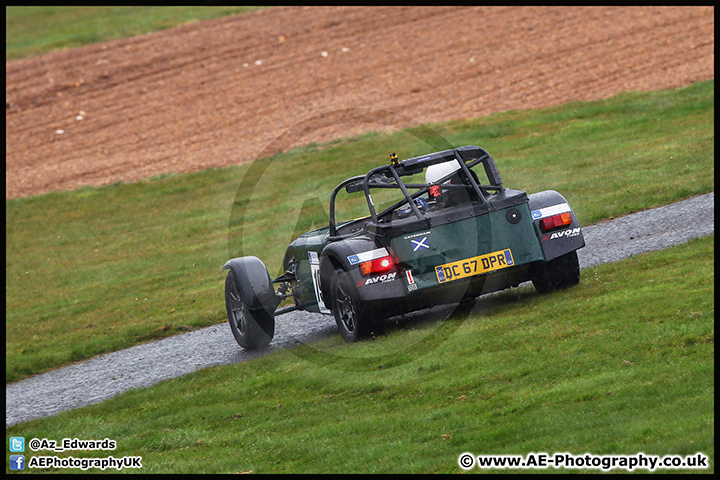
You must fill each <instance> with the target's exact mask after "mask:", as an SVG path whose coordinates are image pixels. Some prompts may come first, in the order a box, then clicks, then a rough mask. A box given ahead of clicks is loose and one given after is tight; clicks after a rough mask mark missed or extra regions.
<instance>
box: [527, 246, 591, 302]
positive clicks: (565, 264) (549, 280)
mask: <svg viewBox="0 0 720 480" xmlns="http://www.w3.org/2000/svg"><path fill="white" fill-rule="evenodd" d="M532 283H533V285H534V286H535V289H536V290H537V291H538V292H540V293H548V292H551V291H553V290H561V289H563V288H568V287H572V286H573V285H577V284H578V283H580V263H579V262H578V257H577V251H575V250H573V251H572V252H570V253H566V254H565V255H562V256H560V257H557V258H555V259H553V260H550V261H549V262H546V263H543V264H538V265H537V266H536V267H535V270H534V272H533V274H532Z"/></svg>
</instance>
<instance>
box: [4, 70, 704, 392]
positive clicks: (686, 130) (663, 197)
mask: <svg viewBox="0 0 720 480" xmlns="http://www.w3.org/2000/svg"><path fill="white" fill-rule="evenodd" d="M431 127H432V129H434V130H435V131H436V132H438V133H439V135H440V136H441V137H442V138H444V140H445V141H446V142H447V143H449V144H452V145H456V146H460V145H464V144H477V145H480V146H483V147H485V148H486V149H487V150H488V151H489V152H490V153H491V155H493V157H494V158H495V159H496V161H497V164H498V167H499V170H500V173H501V175H502V176H503V181H504V184H505V186H508V187H513V188H521V189H524V190H526V191H528V192H530V193H532V192H536V191H541V190H546V189H554V190H557V191H559V192H561V193H562V194H563V195H564V196H565V197H566V198H567V199H568V200H569V201H570V203H571V205H573V207H574V209H575V211H576V213H577V215H578V218H579V219H580V222H581V223H582V224H583V225H588V224H591V223H594V222H597V221H599V220H602V219H606V218H610V217H615V216H620V215H624V214H627V213H630V212H633V211H638V210H642V209H646V208H651V207H654V206H658V205H662V204H667V203H671V202H673V201H676V200H680V199H683V198H687V197H690V196H693V195H697V194H701V193H707V192H710V191H713V189H714V81H709V82H704V83H700V84H696V85H692V86H690V87H687V88H684V89H679V90H668V91H659V92H651V93H637V92H635V93H627V94H622V95H620V96H618V97H615V98H612V99H608V100H603V101H598V102H591V103H580V104H571V105H567V106H564V107H557V108H552V109H548V110H539V111H521V112H507V113H501V114H497V115H493V116H490V117H487V118H482V119H476V120H465V121H455V122H450V123H448V124H440V125H432V126H431ZM435 140H436V139H435ZM435 140H432V139H430V138H429V137H428V136H427V135H426V134H425V133H423V132H422V131H420V130H418V129H414V130H413V129H411V130H408V131H398V132H395V133H392V134H389V133H388V134H380V133H371V134H367V135H363V136H361V137H358V138H352V139H344V140H339V141H335V142H331V143H330V144H327V145H309V146H306V147H301V148H298V149H295V150H292V151H290V152H288V153H283V154H280V155H278V156H277V157H274V158H272V159H268V160H266V161H265V163H263V162H256V163H255V164H253V166H252V167H250V166H248V165H244V166H238V167H232V168H226V169H217V170H211V171H207V172H201V173H194V174H187V175H173V174H170V175H163V176H160V177H156V178H153V179H150V180H147V181H144V182H140V183H135V184H116V185H112V186H108V187H102V188H82V189H79V190H75V191H71V192H56V193H51V194H46V195H39V196H36V197H30V198H24V199H14V200H9V201H7V202H6V207H5V211H6V218H7V219H6V242H7V246H6V257H5V259H6V260H5V261H6V263H5V266H6V268H5V279H6V285H7V286H6V291H5V298H6V327H5V332H6V381H16V380H19V379H21V378H24V377H27V376H29V375H33V374H37V373H41V372H43V371H47V370H50V369H53V368H57V367H60V366H63V365H67V364H69V363H71V362H74V361H79V360H84V359H87V358H91V357H93V356H96V355H98V354H101V353H105V352H110V351H115V350H119V349H122V348H127V347H129V346H132V345H135V344H138V343H142V342H146V341H149V340H152V339H155V338H160V337H165V336H169V335H174V334H178V333H182V332H184V331H187V330H192V329H197V328H200V327H204V326H209V325H213V324H217V323H220V322H223V321H224V320H225V313H224V300H223V293H222V292H223V282H224V275H223V274H222V273H221V271H220V268H221V267H222V265H223V264H224V263H225V261H226V260H227V259H229V258H231V257H234V256H239V255H241V254H243V255H249V254H252V255H257V256H258V257H260V258H261V259H262V260H263V261H264V262H265V264H266V265H267V266H268V268H269V270H270V274H271V275H275V274H279V273H280V271H279V270H280V267H281V262H282V257H283V254H284V250H285V247H286V246H287V244H288V242H289V241H290V240H291V239H292V238H294V237H295V236H297V234H299V233H300V232H302V231H306V230H309V229H310V228H313V227H317V226H322V225H325V224H327V214H326V213H325V209H326V208H327V201H328V197H329V194H330V191H331V190H332V188H333V187H334V186H335V185H337V184H338V183H339V182H340V181H342V180H343V179H344V178H346V177H348V176H351V175H357V174H362V173H366V172H367V171H368V170H369V169H370V168H372V167H374V166H377V165H378V164H381V163H383V162H386V161H387V160H388V156H389V153H390V152H397V153H398V155H399V156H400V157H401V158H407V157H411V156H414V155H420V154H423V153H427V152H428V151H434V149H433V148H431V147H432V146H433V145H434V144H439V143H442V142H437V141H435ZM429 143H430V145H429ZM261 164H263V165H267V168H266V169H265V170H264V171H262V172H260V169H259V168H257V166H258V165H261ZM258 173H262V175H261V176H260V177H258V178H256V179H255V180H259V182H255V180H253V179H252V178H251V176H252V175H257V174H258ZM246 174H247V177H246ZM248 186H254V188H248ZM245 207H247V210H244V208H245ZM301 209H303V210H304V213H303V215H302V216H301ZM243 212H244V213H246V215H243Z"/></svg>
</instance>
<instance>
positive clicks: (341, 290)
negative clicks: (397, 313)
mask: <svg viewBox="0 0 720 480" xmlns="http://www.w3.org/2000/svg"><path fill="white" fill-rule="evenodd" d="M331 291H332V312H333V315H334V316H335V322H336V323H337V326H338V329H339V330H340V334H341V335H342V337H343V338H344V339H345V341H346V342H348V343H353V342H357V341H358V340H362V339H364V338H368V337H371V336H377V335H381V334H382V333H383V330H384V328H383V327H384V326H385V322H384V320H385V319H384V318H382V317H378V316H376V315H374V314H373V312H372V311H371V310H370V309H369V308H368V307H367V305H365V304H364V303H363V302H362V301H361V300H360V297H359V295H358V293H357V288H356V287H355V285H354V284H353V283H352V281H351V280H350V278H349V275H348V274H347V273H346V272H344V271H342V270H338V271H337V272H336V273H335V275H334V276H333V280H332V285H331Z"/></svg>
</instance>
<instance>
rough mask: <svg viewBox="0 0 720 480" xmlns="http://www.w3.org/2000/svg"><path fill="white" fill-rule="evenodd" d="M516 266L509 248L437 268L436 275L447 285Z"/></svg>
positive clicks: (439, 280)
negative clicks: (454, 281)
mask: <svg viewBox="0 0 720 480" xmlns="http://www.w3.org/2000/svg"><path fill="white" fill-rule="evenodd" d="M513 265H515V261H514V260H513V256H512V252H511V251H510V249H509V248H506V249H505V250H498V251H497V252H493V253H486V254H485V255H478V256H477V257H472V258H466V259H465V260H460V261H458V262H452V263H446V264H445V265H438V266H437V267H435V275H437V279H438V282H440V283H445V282H451V281H453V280H459V279H461V278H466V277H472V276H473V275H480V274H481V273H489V272H493V271H495V270H500V269H501V268H507V267H512V266H513Z"/></svg>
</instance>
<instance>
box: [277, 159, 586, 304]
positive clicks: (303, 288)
mask: <svg viewBox="0 0 720 480" xmlns="http://www.w3.org/2000/svg"><path fill="white" fill-rule="evenodd" d="M454 160H457V161H458V165H459V169H458V170H456V172H455V173H456V174H457V175H458V176H457V177H453V178H454V179H457V178H460V180H462V182H463V183H462V184H460V182H458V184H459V186H457V188H455V189H454V190H453V188H450V187H454V185H452V184H451V183H450V180H448V179H447V177H444V178H442V179H440V181H438V182H434V183H424V182H421V183H408V184H405V183H403V180H402V178H403V177H411V176H412V175H415V174H418V172H421V171H423V170H424V169H427V168H428V167H431V166H432V165H438V164H445V162H452V161H454ZM480 165H481V166H482V167H483V169H484V174H485V177H487V180H488V183H487V184H481V183H480V182H479V180H478V176H477V172H476V170H472V168H473V167H476V166H480ZM481 173H482V171H481ZM433 188H435V189H436V190H435V192H433V190H432V189H433ZM373 189H395V190H399V191H400V192H401V193H402V195H401V198H400V200H399V201H398V202H396V203H394V204H392V205H390V207H388V208H386V209H384V210H381V211H378V209H377V207H376V202H375V201H374V200H373V197H372V192H373ZM438 189H441V190H438ZM341 190H346V191H347V192H348V193H351V194H352V193H357V194H364V195H365V197H366V199H367V205H368V209H369V211H370V215H369V216H365V217H362V218H359V219H355V220H351V221H346V222H337V223H336V221H335V198H336V195H337V194H338V193H339V192H340V191H341ZM411 190H415V191H414V192H411ZM438 191H442V192H460V194H461V196H462V198H463V201H461V202H460V203H458V204H456V205H449V206H444V205H440V198H442V195H441V196H439V197H437V199H436V200H433V198H432V195H431V194H432V193H437V192H438ZM426 194H427V197H423V195H426ZM425 198H427V201H426V200H425ZM561 213H567V214H569V216H570V217H569V218H570V219H571V222H570V223H569V224H565V225H563V226H562V228H557V229H555V230H552V231H549V232H548V231H544V230H543V228H541V224H540V223H541V222H542V221H543V219H544V218H548V217H550V216H553V215H558V214H561ZM584 245H585V242H584V239H583V236H582V232H581V230H580V225H579V223H578V221H577V218H576V216H575V213H574V212H573V210H572V208H571V207H570V205H569V204H568V202H567V201H566V200H565V198H564V197H563V196H562V195H560V194H559V193H558V192H555V191H552V190H549V191H545V192H540V193H535V194H531V195H527V194H526V193H525V192H524V191H521V190H514V189H510V188H505V187H504V186H503V185H502V180H501V178H500V175H499V173H498V171H497V168H496V166H495V163H494V160H493V159H492V158H491V157H490V155H489V154H488V153H487V152H486V151H485V150H483V149H482V148H480V147H476V146H467V147H462V148H458V149H452V150H446V151H442V152H437V153H434V154H431V155H424V156H421V157H415V158H411V159H407V160H404V161H402V162H395V163H393V164H390V165H386V166H382V167H378V168H376V169H373V170H371V171H370V172H369V173H368V174H367V175H364V176H358V177H353V178H350V179H348V180H346V181H344V182H342V183H341V184H340V185H338V186H337V187H336V188H335V190H334V191H333V193H332V195H331V202H330V224H329V225H328V226H327V227H323V228H319V229H317V230H313V231H311V232H308V233H305V234H303V235H301V236H300V237H298V238H297V239H295V240H294V241H293V242H292V243H291V244H290V245H289V246H288V248H287V251H286V253H285V258H284V260H283V268H284V271H285V272H286V273H285V275H283V277H280V278H278V279H276V280H274V282H276V283H277V282H280V281H283V282H288V283H289V284H290V287H291V288H292V295H293V297H294V300H295V306H296V308H298V309H302V310H307V311H312V312H320V313H326V314H329V313H331V312H330V307H329V305H330V279H331V277H332V275H333V274H334V273H335V272H336V271H338V270H342V271H345V272H347V273H348V274H349V275H350V278H351V279H352V282H353V283H354V284H355V285H356V287H357V291H358V294H359V296H360V298H361V299H362V301H363V302H372V303H373V304H374V305H375V306H376V307H377V308H378V309H380V310H383V311H385V312H391V313H392V314H400V313H404V312H407V311H411V310H414V309H418V308H424V307H428V306H432V305H437V304H440V303H454V302H457V301H459V300H461V299H463V298H468V297H474V296H478V295H481V294H484V293H488V292H491V291H495V290H500V289H504V288H507V287H510V286H516V285H518V284H519V283H521V282H523V281H526V280H528V279H529V277H528V272H529V271H530V267H531V266H532V265H533V264H535V263H537V262H547V261H550V260H552V259H554V258H557V257H559V256H561V255H563V254H565V253H568V252H570V251H573V250H577V249H578V248H582V247H583V246H584ZM386 256H390V257H391V258H392V260H393V261H392V267H391V268H390V270H387V271H383V272H381V273H379V274H369V275H367V274H366V275H363V273H362V272H361V271H360V267H359V265H360V264H361V263H363V262H367V261H371V260H374V259H379V258H383V257H386Z"/></svg>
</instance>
